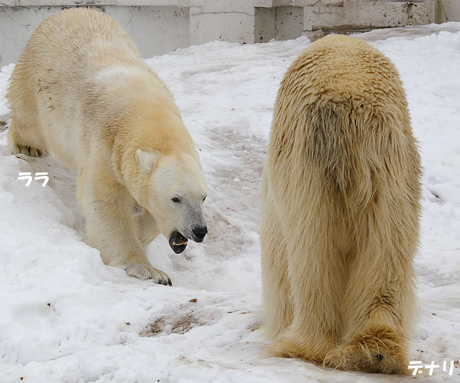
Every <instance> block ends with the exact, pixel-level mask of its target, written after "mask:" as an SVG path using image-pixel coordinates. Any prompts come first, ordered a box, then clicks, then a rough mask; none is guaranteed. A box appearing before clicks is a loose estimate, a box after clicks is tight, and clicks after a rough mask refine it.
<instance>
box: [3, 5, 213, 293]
mask: <svg viewBox="0 0 460 383" xmlns="http://www.w3.org/2000/svg"><path fill="white" fill-rule="evenodd" d="M7 99H8V102H9V106H10V109H11V114H12V121H11V126H10V128H9V132H8V147H9V149H10V150H11V152H12V153H14V154H17V153H25V154H28V155H31V156H41V155H45V154H47V153H48V152H52V153H54V154H55V155H56V156H57V157H59V158H60V159H61V160H62V161H63V162H65V163H66V164H67V165H69V166H70V167H71V168H72V169H74V170H75V172H76V173H77V175H78V178H77V197H78V201H79V204H80V206H81V208H82V210H83V213H84V215H85V218H86V228H87V242H88V244H90V245H91V246H94V247H95V248H97V249H99V251H100V253H101V257H102V259H103V261H104V263H106V264H107V265H111V266H118V267H120V268H123V269H125V270H126V272H127V273H128V274H129V275H131V276H134V277H137V278H140V279H143V280H145V279H153V280H154V282H156V283H161V284H169V285H171V280H170V279H169V277H168V276H167V275H166V274H165V273H164V272H162V271H160V270H157V269H155V268H153V267H152V265H151V264H150V262H149V261H148V259H147V256H146V254H145V251H144V246H145V245H146V244H148V243H149V242H150V241H152V240H153V239H154V238H155V237H156V236H158V235H159V234H160V233H161V234H163V235H164V236H165V237H166V238H168V239H169V243H170V246H171V248H172V249H173V250H174V251H175V252H176V253H180V252H182V251H183V250H184V249H185V247H186V245H187V239H192V240H194V241H196V242H202V241H203V239H204V237H205V235H206V233H207V226H206V221H205V218H204V216H203V212H202V206H203V201H204V200H205V198H206V194H207V188H206V183H205V180H204V177H203V171H202V168H201V165H200V160H199V156H198V153H197V151H196V150H195V147H194V144H193V141H192V139H191V137H190V134H189V133H188V131H187V129H186V128H185V126H184V124H183V122H182V119H181V116H180V113H179V110H178V108H177V106H176V104H175V102H174V100H173V96H172V94H171V93H170V91H169V90H168V89H167V87H166V86H165V85H164V84H163V82H162V81H161V80H160V79H159V77H158V76H157V75H156V74H155V73H154V72H153V71H152V70H151V69H150V68H149V67H148V66H147V65H146V64H145V63H144V61H143V60H142V58H141V57H140V55H139V53H138V51H137V48H136V47H135V45H134V43H133V42H132V40H131V39H130V38H129V36H128V35H127V33H126V32H125V31H124V30H123V28H122V27H121V26H120V25H119V24H118V23H117V22H116V21H115V20H113V19H112V18H110V17H109V16H107V15H105V14H104V13H102V12H100V11H96V10H91V9H87V8H86V9H83V8H79V9H69V10H64V11H60V12H57V13H55V14H53V15H51V16H50V17H48V18H47V19H46V20H45V21H44V22H43V23H42V24H41V25H40V26H39V27H38V28H37V30H36V31H35V32H34V33H33V35H32V37H31V38H30V40H29V42H28V43H27V45H26V47H25V49H24V51H23V52H22V54H21V56H20V58H19V61H18V63H17V65H16V66H15V68H14V70H13V73H12V76H11V84H10V87H9V90H8V93H7ZM135 204H139V205H141V206H142V207H143V210H142V212H141V213H140V214H138V215H137V216H134V215H133V206H134V205H135Z"/></svg>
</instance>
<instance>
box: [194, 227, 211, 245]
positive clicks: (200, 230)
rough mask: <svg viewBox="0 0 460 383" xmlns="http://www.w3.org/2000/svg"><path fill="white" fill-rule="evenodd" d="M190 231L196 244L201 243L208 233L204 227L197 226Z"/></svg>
mask: <svg viewBox="0 0 460 383" xmlns="http://www.w3.org/2000/svg"><path fill="white" fill-rule="evenodd" d="M192 231H193V235H194V236H195V237H196V240H197V242H201V241H202V240H203V239H204V236H205V235H206V234H207V233H208V227H207V226H206V225H197V226H195V227H194V228H193V229H192Z"/></svg>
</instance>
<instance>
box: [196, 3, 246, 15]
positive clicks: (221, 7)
mask: <svg viewBox="0 0 460 383" xmlns="http://www.w3.org/2000/svg"><path fill="white" fill-rule="evenodd" d="M192 9H193V11H192ZM190 10H191V13H190V14H201V13H222V12H225V13H240V12H242V13H247V14H248V15H252V16H254V6H253V4H252V1H248V0H190Z"/></svg>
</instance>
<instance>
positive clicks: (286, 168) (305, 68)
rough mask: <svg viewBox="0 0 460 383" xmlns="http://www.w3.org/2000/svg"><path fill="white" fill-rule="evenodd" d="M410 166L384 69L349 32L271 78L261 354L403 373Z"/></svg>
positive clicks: (413, 225) (416, 192) (414, 190)
mask: <svg viewBox="0 0 460 383" xmlns="http://www.w3.org/2000/svg"><path fill="white" fill-rule="evenodd" d="M420 174H421V171H420V158H419V154H418V150H417V146H416V142H415V140H414V138H413V136H412V131H411V126H410V119H409V114H408V108H407V102H406V96H405V93H404V90H403V87H402V84H401V81H400V79H399V75H398V73H397V71H396V69H395V67H394V65H393V64H392V63H391V62H390V61H389V60H388V59H387V58H386V57H385V56H384V55H382V53H380V52H379V51H378V50H377V49H375V48H373V47H371V46H369V45H368V44H367V43H365V42H363V41H360V40H357V39H353V38H350V37H344V36H330V37H326V38H324V39H321V40H319V41H317V42H315V43H313V44H311V45H310V46H309V47H308V48H307V49H306V50H305V51H304V52H303V53H302V54H301V55H300V56H299V57H298V58H297V59H296V60H295V61H294V63H293V64H292V65H291V66H290V68H289V69H288V71H287V73H286V75H285V76H284V79H283V81H282V83H281V86H280V89H279V93H278V97H277V101H276V105H275V110H274V118H273V124H272V130H271V137H270V144H269V151H268V157H267V160H266V163H265V168H264V177H263V187H262V217H261V246H262V277H263V305H264V315H265V332H266V334H267V336H268V337H269V338H270V339H273V340H274V343H273V345H272V346H271V348H270V349H269V350H268V353H269V354H271V355H275V356H283V357H300V358H305V359H307V360H310V361H313V362H315V363H322V364H324V365H326V366H329V367H333V368H340V369H344V370H361V371H367V372H384V373H407V371H408V363H409V362H408V356H407V343H408V338H409V336H410V332H411V329H412V326H413V322H414V316H415V312H416V293H415V281H414V280H415V272H414V268H413V259H414V256H415V254H416V251H417V247H418V243H419V216H420V202H419V199H420V180H419V178H420Z"/></svg>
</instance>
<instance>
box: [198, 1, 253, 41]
mask: <svg viewBox="0 0 460 383" xmlns="http://www.w3.org/2000/svg"><path fill="white" fill-rule="evenodd" d="M213 40H222V41H233V42H238V43H253V42H254V15H248V14H245V13H236V12H233V13H222V12H221V13H203V12H200V11H199V10H196V9H194V7H191V8H190V42H191V44H192V45H198V44H203V43H206V42H208V41H213Z"/></svg>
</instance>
